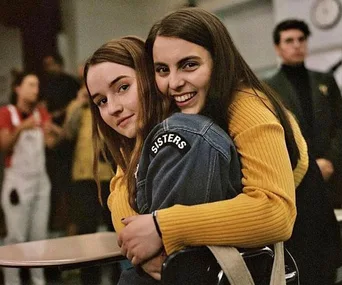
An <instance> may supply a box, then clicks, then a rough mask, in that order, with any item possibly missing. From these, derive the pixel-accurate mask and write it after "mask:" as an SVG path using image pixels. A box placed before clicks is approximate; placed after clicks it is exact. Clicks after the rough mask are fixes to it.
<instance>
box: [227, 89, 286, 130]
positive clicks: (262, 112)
mask: <svg viewBox="0 0 342 285" xmlns="http://www.w3.org/2000/svg"><path fill="white" fill-rule="evenodd" d="M228 114H229V116H230V125H229V132H230V135H232V136H234V130H236V131H237V130H238V132H241V131H243V130H246V129H251V128H253V127H258V126H261V125H270V124H277V125H280V123H279V121H278V119H277V117H276V115H275V111H274V108H273V106H272V104H271V102H270V101H269V100H268V98H267V96H266V95H265V94H264V93H262V92H260V91H258V90H253V89H242V90H237V91H236V93H235V94H234V100H233V102H232V104H231V105H230V106H229V108H228ZM232 132H233V133H232Z"/></svg>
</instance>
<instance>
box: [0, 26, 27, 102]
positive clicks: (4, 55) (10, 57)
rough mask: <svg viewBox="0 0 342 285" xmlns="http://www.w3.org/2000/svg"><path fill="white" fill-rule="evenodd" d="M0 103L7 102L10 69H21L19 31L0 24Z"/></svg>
mask: <svg viewBox="0 0 342 285" xmlns="http://www.w3.org/2000/svg"><path fill="white" fill-rule="evenodd" d="M0 51H1V52H0V63H1V64H0V105H3V104H5V103H7V101H8V96H9V93H10V84H11V73H10V71H11V69H13V68H16V69H22V59H21V58H22V52H21V40H20V31H19V29H17V28H11V27H6V26H4V25H2V24H0Z"/></svg>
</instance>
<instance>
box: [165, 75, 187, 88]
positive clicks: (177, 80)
mask: <svg viewBox="0 0 342 285" xmlns="http://www.w3.org/2000/svg"><path fill="white" fill-rule="evenodd" d="M184 83H185V80H184V79H183V77H182V75H181V74H180V73H179V72H171V73H170V76H169V88H170V89H173V90H177V89H179V88H180V87H182V86H183V85H184Z"/></svg>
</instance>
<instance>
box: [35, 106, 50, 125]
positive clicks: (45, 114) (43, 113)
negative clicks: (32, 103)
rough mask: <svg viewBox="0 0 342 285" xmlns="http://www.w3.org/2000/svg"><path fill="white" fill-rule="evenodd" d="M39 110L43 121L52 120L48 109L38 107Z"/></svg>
mask: <svg viewBox="0 0 342 285" xmlns="http://www.w3.org/2000/svg"><path fill="white" fill-rule="evenodd" d="M37 110H38V112H39V115H40V116H41V118H42V120H43V121H47V120H50V119H51V116H50V113H49V112H48V110H47V109H46V107H44V106H43V105H39V106H37Z"/></svg>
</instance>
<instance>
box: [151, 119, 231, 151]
mask: <svg viewBox="0 0 342 285" xmlns="http://www.w3.org/2000/svg"><path fill="white" fill-rule="evenodd" d="M165 146H172V147H174V148H175V149H177V150H178V151H179V152H181V153H182V154H184V153H186V152H188V151H189V150H191V149H192V148H193V147H195V148H196V147H197V148H203V149H206V148H214V149H216V150H218V151H220V152H222V153H224V154H226V153H227V151H229V150H230V148H231V147H232V146H233V142H232V140H231V138H230V137H229V136H228V134H227V133H226V132H225V131H224V130H222V129H221V128H220V127H219V126H217V125H216V124H214V122H213V121H212V119H210V118H208V117H205V116H202V115H195V114H182V113H176V114H174V115H172V116H171V117H169V118H167V119H166V120H164V121H163V122H162V123H160V124H159V125H157V126H156V127H155V128H154V129H153V130H152V131H151V133H150V134H149V136H148V137H147V139H146V147H148V148H150V150H151V154H152V156H154V155H156V154H157V153H158V152H159V150H161V149H162V148H164V147H165Z"/></svg>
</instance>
